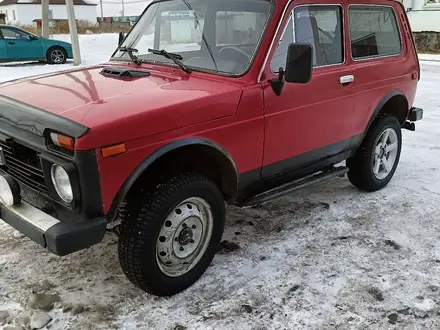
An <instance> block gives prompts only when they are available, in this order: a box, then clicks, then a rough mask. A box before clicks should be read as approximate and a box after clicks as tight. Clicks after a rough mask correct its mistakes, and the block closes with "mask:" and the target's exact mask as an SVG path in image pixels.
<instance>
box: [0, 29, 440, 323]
mask: <svg viewBox="0 0 440 330" xmlns="http://www.w3.org/2000/svg"><path fill="white" fill-rule="evenodd" d="M88 38H94V36H82V37H81V39H82V40H81V41H82V42H83V43H85V42H87V39H88ZM109 39H111V38H109ZM116 40H117V39H116V38H115V39H114V40H109V44H111V45H107V46H108V48H109V49H110V50H109V52H111V50H112V49H113V48H114V47H113V45H115V43H116ZM83 49H84V48H83ZM105 49H106V48H105V47H104V46H103V45H96V49H95V50H98V51H99V52H101V53H100V54H94V55H93V56H91V53H93V52H94V51H95V50H89V49H84V50H83V56H84V58H85V60H86V61H90V63H87V64H92V63H91V62H94V61H98V62H99V61H101V60H105V59H106V58H108V56H109V54H107V53H105ZM66 66H68V65H66ZM53 69H55V68H54V67H51V66H40V65H31V66H14V65H12V66H11V65H8V66H6V67H3V66H2V67H0V74H1V78H0V79H3V80H7V79H12V78H14V77H18V76H23V75H26V74H33V73H40V72H43V71H51V70H53ZM5 70H7V71H5ZM5 72H6V74H5ZM439 86H440V64H439V63H436V62H429V61H426V62H425V61H423V62H422V80H421V82H420V85H419V91H418V95H417V100H416V105H417V106H420V107H423V108H424V109H425V118H424V120H423V121H421V122H420V123H417V130H416V132H409V131H404V132H403V135H404V146H403V149H402V157H401V162H400V165H399V167H398V170H397V172H396V175H395V177H394V179H393V180H392V181H391V183H390V185H389V186H388V187H387V188H386V189H384V190H382V191H380V192H377V193H372V194H366V193H361V192H359V191H357V190H356V189H355V188H353V187H352V186H351V185H350V184H349V182H348V181H347V179H335V180H333V181H331V182H327V183H326V184H323V185H319V186H315V187H311V188H308V189H306V190H302V191H300V192H297V193H296V194H295V195H293V196H289V197H284V198H280V199H278V200H276V201H274V202H271V203H268V204H265V205H264V206H263V207H262V208H255V209H246V210H242V209H237V208H229V212H228V216H227V222H228V225H227V229H226V232H225V235H224V239H225V240H228V241H230V242H235V243H237V244H239V246H240V248H239V249H238V250H235V251H225V250H222V251H221V252H220V253H219V254H218V255H217V256H216V257H215V259H214V262H213V264H212V266H211V267H210V268H209V269H208V271H207V273H206V274H205V275H204V276H203V278H202V279H201V280H200V281H199V282H198V283H197V284H196V285H194V286H193V287H191V288H190V289H188V290H187V291H185V292H183V293H181V294H179V295H177V296H174V297H171V298H156V297H153V296H150V295H147V294H145V293H143V292H141V291H139V290H137V289H136V288H134V287H133V286H132V285H131V284H130V283H129V282H128V281H127V280H126V279H125V277H124V275H123V274H122V272H121V270H120V268H119V265H118V260H117V254H116V246H117V241H116V239H115V238H114V237H113V236H112V235H111V234H108V235H107V237H106V238H105V240H104V242H103V243H102V244H100V245H98V246H95V247H92V248H91V249H89V250H87V251H81V252H79V253H76V254H74V255H70V256H68V257H65V258H58V257H56V256H53V255H51V254H49V253H48V252H46V251H45V250H43V249H41V248H40V247H39V246H38V245H37V244H35V243H33V242H31V241H30V240H28V239H27V238H24V237H20V236H19V235H17V234H16V232H15V231H14V230H12V229H11V228H10V227H9V226H7V225H5V224H3V223H0V329H1V328H2V327H1V324H2V317H3V318H6V319H9V320H10V322H11V325H14V324H20V323H23V320H25V319H26V315H29V314H32V313H35V311H34V309H32V308H31V306H26V303H27V301H28V299H29V298H30V297H31V296H32V293H33V292H35V293H39V294H56V295H58V296H59V297H60V299H61V301H60V302H56V303H55V308H53V309H52V310H50V311H48V312H47V313H48V314H49V315H50V316H51V317H52V318H53V320H52V322H51V323H49V326H48V327H47V328H45V329H49V328H50V329H81V330H82V329H160V330H162V329H203V330H205V329H234V330H235V329H240V330H246V329H295V330H296V329H324V330H327V329H380V330H383V329H399V330H400V329H438V328H440V219H439V211H440V166H439V164H440V146H439V144H438V141H439V139H438V136H439V125H440V94H439ZM58 296H55V297H56V298H57V297H58ZM34 298H38V297H35V296H34V297H33V299H34ZM49 298H50V297H49ZM37 300H38V299H37ZM31 305H32V303H31ZM49 309H50V308H49ZM63 310H64V311H63ZM2 311H7V313H8V314H9V316H8V314H7V313H5V312H2ZM37 316H38V314H35V315H34V316H33V317H34V322H35V321H36V320H37V318H38V317H37ZM40 317H41V316H40ZM40 320H41V318H40ZM24 323H26V322H24ZM11 325H8V326H4V327H3V329H4V330H5V329H8V327H9V329H21V328H19V327H16V328H12V327H11Z"/></svg>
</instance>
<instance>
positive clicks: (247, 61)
mask: <svg viewBox="0 0 440 330" xmlns="http://www.w3.org/2000/svg"><path fill="white" fill-rule="evenodd" d="M271 9H272V5H271V2H270V1H269V0H171V1H160V2H155V3H153V4H151V5H150V6H149V7H148V9H147V10H146V12H145V13H144V14H143V16H142V17H141V18H140V19H139V21H138V23H137V24H136V25H135V26H134V28H133V29H132V31H131V32H130V33H129V35H128V36H127V38H126V39H125V41H124V42H123V44H122V45H121V46H122V49H120V50H117V51H116V52H115V54H114V56H113V58H112V59H119V60H127V61H129V60H130V56H129V54H128V52H127V51H126V48H132V49H135V50H137V51H136V52H135V53H134V54H135V55H136V57H137V58H138V59H139V60H140V61H142V62H155V63H165V64H167V65H176V64H175V62H174V61H173V60H172V59H170V58H167V57H166V56H163V54H158V52H154V53H153V50H156V51H157V50H165V51H166V52H169V53H174V54H177V55H180V56H181V58H182V60H181V62H182V63H183V64H184V65H185V66H186V67H188V68H191V69H193V70H202V71H206V70H208V71H214V72H218V73H225V74H232V75H240V74H243V73H244V72H245V71H247V69H248V68H249V67H250V65H251V63H252V60H253V58H254V55H255V53H256V51H257V48H258V46H259V43H260V40H261V38H262V35H263V32H264V29H265V27H266V24H267V21H268V19H269V16H270V14H271ZM124 47H125V49H124Z"/></svg>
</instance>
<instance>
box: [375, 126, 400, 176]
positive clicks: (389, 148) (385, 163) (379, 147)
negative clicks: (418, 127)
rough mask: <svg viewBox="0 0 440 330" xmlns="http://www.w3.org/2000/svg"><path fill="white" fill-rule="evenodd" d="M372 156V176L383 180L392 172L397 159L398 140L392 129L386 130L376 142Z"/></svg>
mask: <svg viewBox="0 0 440 330" xmlns="http://www.w3.org/2000/svg"><path fill="white" fill-rule="evenodd" d="M375 146H376V147H375V149H374V154H373V174H374V176H375V177H376V178H377V179H379V180H383V179H385V178H386V177H387V176H388V175H389V174H390V172H391V171H392V169H393V167H394V164H395V162H396V159H397V152H398V149H399V139H398V137H397V133H396V131H395V130H394V129H393V128H387V129H386V130H384V131H383V132H382V134H380V135H379V137H378V138H377V140H376V144H375Z"/></svg>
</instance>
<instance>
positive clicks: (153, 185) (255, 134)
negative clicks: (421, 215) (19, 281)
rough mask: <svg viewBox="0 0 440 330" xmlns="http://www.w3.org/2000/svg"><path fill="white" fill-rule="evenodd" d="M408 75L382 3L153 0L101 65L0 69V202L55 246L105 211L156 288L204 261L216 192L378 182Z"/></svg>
mask: <svg viewBox="0 0 440 330" xmlns="http://www.w3.org/2000/svg"><path fill="white" fill-rule="evenodd" d="M293 27H294V28H293ZM196 30H197V31H196ZM200 32H203V33H200ZM194 36H198V38H199V39H198V40H195V39H194V38H195V37H194ZM419 78H420V68H419V63H418V58H417V54H416V50H415V47H414V40H413V37H412V33H411V30H410V25H409V22H408V19H407V16H406V14H405V10H404V7H403V5H402V4H401V3H400V2H397V1H388V0H336V1H332V2H331V4H330V3H329V2H328V1H326V0H315V1H314V2H313V3H312V4H310V3H308V2H305V1H304V0H296V1H291V0H277V1H276V2H275V1H273V0H185V1H183V0H171V1H154V2H152V3H151V4H149V5H148V7H147V9H146V10H145V12H144V13H143V14H142V17H141V18H140V19H139V20H138V22H137V23H136V25H135V26H134V27H133V29H132V30H131V31H130V32H129V34H128V35H127V36H126V37H125V38H124V39H123V41H122V44H121V45H120V46H118V49H117V50H116V51H115V52H114V54H113V55H112V57H111V59H110V60H109V62H108V63H105V64H102V65H99V66H95V67H88V68H81V69H75V70H72V71H68V72H62V73H58V74H50V75H42V76H39V77H33V78H32V79H19V80H16V81H12V82H9V83H8V82H7V83H4V84H2V85H1V88H0V94H1V96H0V132H1V134H0V145H1V148H2V151H1V153H0V155H1V157H0V160H1V171H2V172H1V173H2V175H1V176H0V188H1V189H0V196H1V198H2V203H1V206H0V209H1V217H2V219H3V220H4V221H6V222H7V223H9V224H10V225H11V226H13V227H15V228H17V229H18V230H19V231H21V232H22V233H24V234H25V235H27V236H28V237H29V238H31V239H33V240H34V241H36V242H37V243H39V244H40V245H42V246H43V247H45V248H47V249H48V250H49V251H51V252H53V253H55V254H57V255H60V256H64V255H67V254H70V253H73V252H75V251H78V250H81V249H85V248H88V247H90V246H92V245H94V244H98V243H99V242H101V240H102V239H103V237H104V233H105V231H106V229H108V228H112V227H114V226H119V227H116V228H119V230H118V231H117V232H118V233H119V248H118V253H119V261H120V264H121V266H122V269H123V271H124V273H125V274H126V276H127V277H128V279H129V280H130V281H131V282H132V283H134V285H136V286H138V287H139V288H141V289H142V290H145V291H147V292H150V293H152V294H155V295H160V296H164V295H173V294H176V293H178V292H181V291H182V290H185V289H186V288H188V287H189V286H191V285H193V284H194V283H195V282H196V281H197V280H198V279H199V278H200V277H201V276H202V274H204V272H205V270H206V269H207V268H208V266H209V265H210V263H211V261H212V260H213V257H214V255H215V253H216V251H217V249H218V246H219V243H220V241H221V238H222V233H223V229H224V225H225V202H227V203H230V204H234V205H238V206H252V205H256V204H261V203H264V202H267V201H269V200H271V199H274V198H277V197H279V196H282V195H285V194H287V193H292V192H293V191H296V190H298V189H299V188H301V187H304V186H307V185H310V184H313V183H318V182H321V181H323V180H328V179H331V178H335V177H341V176H344V175H345V174H347V175H348V179H349V180H350V182H351V183H352V184H353V185H355V186H356V187H358V188H359V189H361V190H364V191H369V192H372V191H377V190H379V189H382V188H384V187H385V186H386V185H387V184H388V183H389V182H390V180H391V178H392V177H393V175H394V173H395V171H396V168H397V165H398V163H399V157H400V153H401V147H402V133H401V129H402V128H403V129H409V130H415V123H414V122H415V121H418V120H420V119H422V115H423V110H422V109H420V108H416V107H414V106H413V101H414V96H415V94H416V89H417V84H418V81H419ZM344 160H345V161H346V163H344V162H343V161H344ZM338 164H344V165H338ZM337 193H338V191H335V194H337Z"/></svg>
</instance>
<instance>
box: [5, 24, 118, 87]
mask: <svg viewBox="0 0 440 330" xmlns="http://www.w3.org/2000/svg"><path fill="white" fill-rule="evenodd" d="M51 39H56V40H61V41H67V42H70V35H54V36H51ZM79 46H80V52H81V64H82V65H83V66H84V65H86V66H87V65H94V64H99V63H103V62H106V61H108V60H109V59H110V56H111V55H112V53H113V52H114V51H115V49H116V47H117V46H118V35H117V34H114V33H108V34H82V35H80V36H79ZM71 68H73V64H72V61H71V60H68V62H67V63H66V64H61V65H50V64H45V63H38V62H37V63H35V62H34V63H29V62H26V63H23V62H20V63H16V62H15V63H6V64H0V82H4V81H7V80H12V79H18V78H22V77H27V76H33V75H38V74H42V73H46V72H54V71H59V70H67V69H71Z"/></svg>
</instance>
